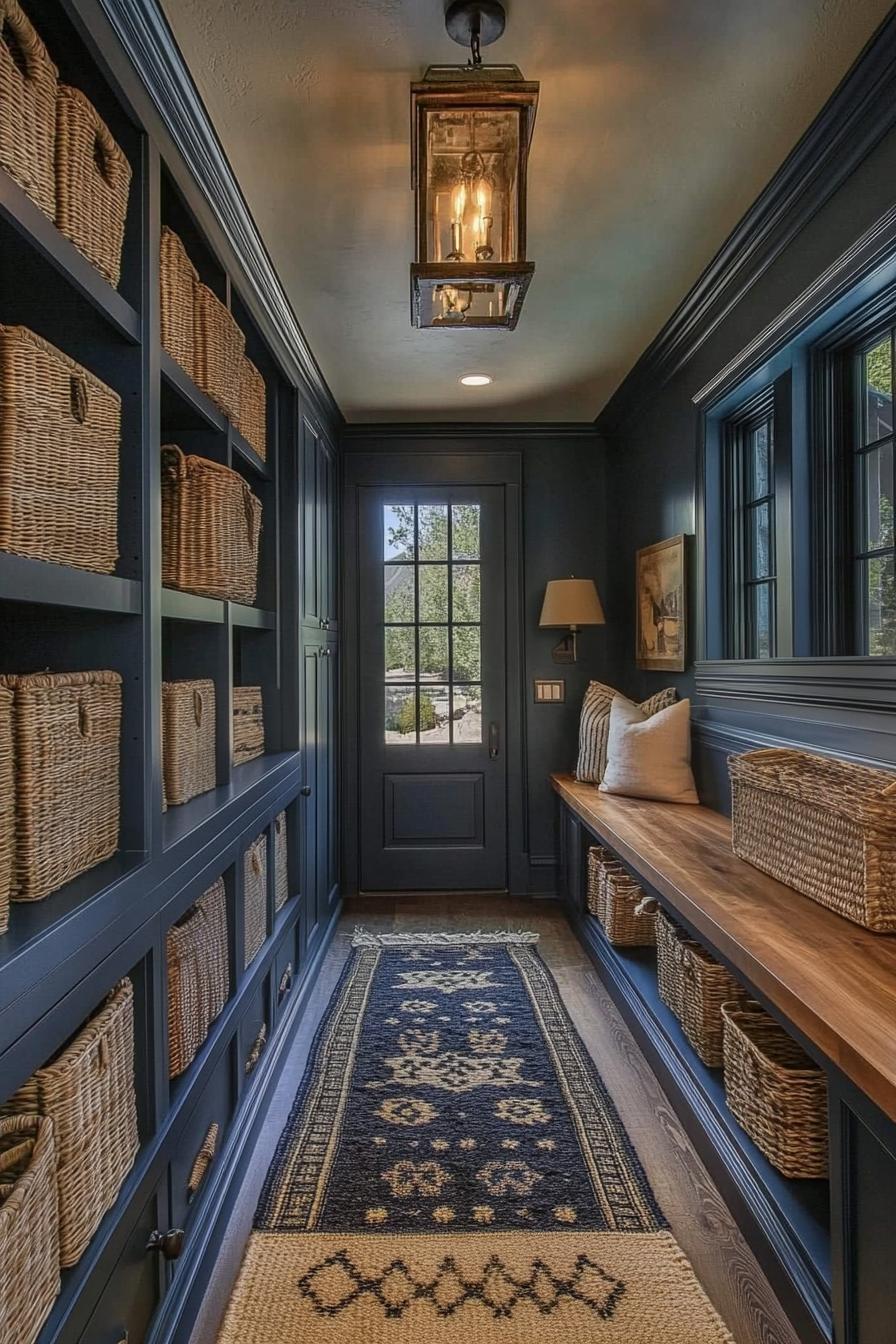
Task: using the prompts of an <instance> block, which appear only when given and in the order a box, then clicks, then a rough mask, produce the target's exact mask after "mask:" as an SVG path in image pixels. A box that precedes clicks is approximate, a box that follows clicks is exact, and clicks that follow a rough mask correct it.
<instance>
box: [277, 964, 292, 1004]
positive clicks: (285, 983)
mask: <svg viewBox="0 0 896 1344" xmlns="http://www.w3.org/2000/svg"><path fill="white" fill-rule="evenodd" d="M291 989H292V962H291V961H289V962H287V964H286V970H285V971H284V972H283V974H282V975H281V977H280V983H279V984H278V986H277V999H278V1002H279V1001H280V1000H282V999H285V998H286V996H287V994H288V993H289V992H290V990H291Z"/></svg>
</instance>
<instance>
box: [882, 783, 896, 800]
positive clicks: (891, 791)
mask: <svg viewBox="0 0 896 1344" xmlns="http://www.w3.org/2000/svg"><path fill="white" fill-rule="evenodd" d="M880 796H881V798H896V779H894V780H893V783H892V784H888V785H887V786H886V788H885V789H881V791H880Z"/></svg>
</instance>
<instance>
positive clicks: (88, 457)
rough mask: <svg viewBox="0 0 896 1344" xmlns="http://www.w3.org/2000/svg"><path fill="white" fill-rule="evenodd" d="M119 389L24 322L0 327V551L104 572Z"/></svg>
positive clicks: (109, 557) (114, 532)
mask: <svg viewBox="0 0 896 1344" xmlns="http://www.w3.org/2000/svg"><path fill="white" fill-rule="evenodd" d="M120 442H121V398H120V397H119V396H118V393H117V392H113V391H112V389H111V388H110V387H107V386H106V385H105V383H102V382H100V380H99V378H95V377H94V375H93V374H92V373H90V372H89V371H88V370H87V369H85V368H82V366H81V365H80V364H76V363H75V361H74V360H73V359H69V357H68V355H64V354H63V353H62V351H61V350H57V349H56V348H55V347H54V346H52V345H50V344H49V343H48V342H47V341H44V340H42V339H41V338H40V337H39V336H36V335H35V334H34V332H33V331H29V330H28V328H27V327H8V326H0V550H3V551H14V552H15V553H16V554H17V555H28V556H31V557H33V558H34V559H36V560H51V561H54V562H55V563H57V564H63V565H74V566H75V567H77V568H78V569H91V570H95V571H97V572H98V573H102V574H111V573H112V571H113V569H114V568H115V562H116V560H117V559H118V458H119V446H120Z"/></svg>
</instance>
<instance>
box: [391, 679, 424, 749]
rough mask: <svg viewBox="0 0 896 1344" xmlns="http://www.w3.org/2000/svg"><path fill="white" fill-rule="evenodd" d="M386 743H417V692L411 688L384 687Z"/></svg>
mask: <svg viewBox="0 0 896 1344" xmlns="http://www.w3.org/2000/svg"><path fill="white" fill-rule="evenodd" d="M386 741H387V742H403V743H405V744H408V743H412V742H416V741H417V692H416V691H415V689H414V687H413V686H387V687H386Z"/></svg>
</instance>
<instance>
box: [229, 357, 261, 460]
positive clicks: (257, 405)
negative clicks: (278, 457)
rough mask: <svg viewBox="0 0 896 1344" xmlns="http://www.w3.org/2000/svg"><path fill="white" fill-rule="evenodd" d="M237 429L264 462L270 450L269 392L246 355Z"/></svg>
mask: <svg viewBox="0 0 896 1344" xmlns="http://www.w3.org/2000/svg"><path fill="white" fill-rule="evenodd" d="M236 427H237V429H238V430H239V432H240V433H241V434H242V436H243V438H244V439H245V440H246V441H247V442H248V443H250V444H251V445H252V447H253V448H254V449H255V451H256V453H257V454H258V456H259V457H260V458H261V460H262V462H263V461H264V460H265V458H266V457H267V450H268V419H267V392H266V390H265V385H264V379H263V378H262V376H261V374H260V373H259V372H258V370H257V369H256V367H255V365H254V364H253V363H252V361H251V359H248V358H247V357H246V356H245V355H243V357H242V359H241V360H240V413H239V419H238V420H237V424H236Z"/></svg>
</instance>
